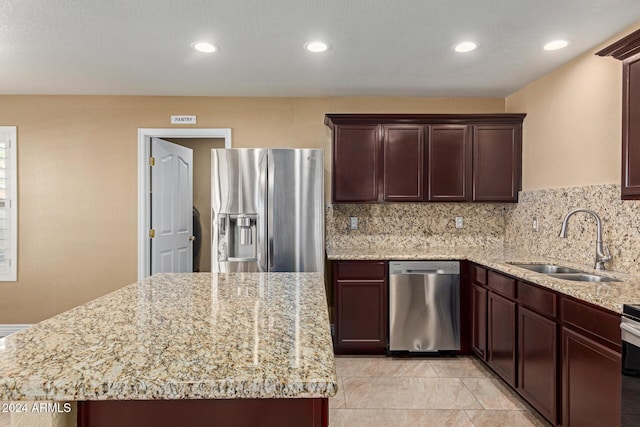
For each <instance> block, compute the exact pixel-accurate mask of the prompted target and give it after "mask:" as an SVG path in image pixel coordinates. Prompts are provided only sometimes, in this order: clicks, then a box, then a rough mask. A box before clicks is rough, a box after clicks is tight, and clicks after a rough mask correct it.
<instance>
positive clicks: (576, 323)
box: [561, 297, 622, 348]
mask: <svg viewBox="0 0 640 427" xmlns="http://www.w3.org/2000/svg"><path fill="white" fill-rule="evenodd" d="M561 307H562V320H563V322H564V323H565V324H567V325H570V326H573V327H575V328H577V329H579V330H581V331H584V332H587V333H589V334H591V335H594V336H596V337H598V338H600V339H602V340H604V341H606V342H608V343H610V344H612V345H614V346H615V347H616V348H620V347H621V345H622V343H621V338H620V315H619V314H616V313H613V312H610V311H606V310H604V309H600V308H596V307H593V306H591V305H588V304H585V303H582V302H579V301H576V300H574V299H571V298H568V297H563V298H562V303H561Z"/></svg>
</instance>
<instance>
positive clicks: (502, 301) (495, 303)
mask: <svg viewBox="0 0 640 427" xmlns="http://www.w3.org/2000/svg"><path fill="white" fill-rule="evenodd" d="M487 330H488V336H487V338H488V339H487V363H488V364H489V366H490V367H491V368H492V369H493V370H494V371H496V373H497V374H498V375H500V376H501V377H502V379H503V380H505V381H506V382H507V383H508V384H509V385H510V386H512V387H516V356H517V354H516V347H517V342H516V303H515V302H513V301H510V300H508V299H506V298H503V297H501V296H500V295H497V294H495V293H493V292H489V293H488V299H487Z"/></svg>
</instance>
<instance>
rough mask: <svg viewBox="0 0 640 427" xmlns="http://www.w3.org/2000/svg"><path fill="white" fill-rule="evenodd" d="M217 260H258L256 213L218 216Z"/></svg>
mask: <svg viewBox="0 0 640 427" xmlns="http://www.w3.org/2000/svg"><path fill="white" fill-rule="evenodd" d="M218 221H219V224H218V236H219V239H218V261H257V260H258V226H257V223H258V215H256V214H220V215H219V216H218Z"/></svg>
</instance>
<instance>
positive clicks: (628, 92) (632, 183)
mask: <svg viewBox="0 0 640 427" xmlns="http://www.w3.org/2000/svg"><path fill="white" fill-rule="evenodd" d="M622 70H623V71H622V72H623V77H622V81H623V84H622V89H623V91H622V101H623V103H622V105H623V107H622V198H623V199H640V57H638V58H635V59H633V60H628V61H625V62H624V64H623V67H622Z"/></svg>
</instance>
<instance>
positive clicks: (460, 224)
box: [456, 216, 464, 228]
mask: <svg viewBox="0 0 640 427" xmlns="http://www.w3.org/2000/svg"><path fill="white" fill-rule="evenodd" d="M462 227H464V219H463V218H462V217H461V216H457V217H456V228H462Z"/></svg>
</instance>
